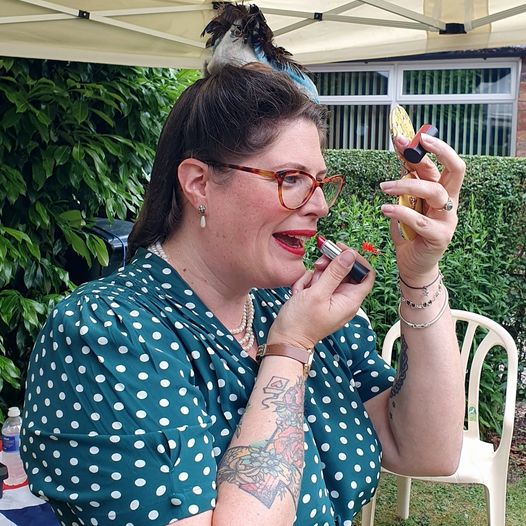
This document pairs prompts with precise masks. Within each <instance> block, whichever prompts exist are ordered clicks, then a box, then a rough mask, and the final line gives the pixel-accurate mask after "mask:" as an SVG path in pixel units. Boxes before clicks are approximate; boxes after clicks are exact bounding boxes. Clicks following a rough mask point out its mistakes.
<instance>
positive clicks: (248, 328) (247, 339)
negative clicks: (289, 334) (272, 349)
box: [148, 241, 256, 352]
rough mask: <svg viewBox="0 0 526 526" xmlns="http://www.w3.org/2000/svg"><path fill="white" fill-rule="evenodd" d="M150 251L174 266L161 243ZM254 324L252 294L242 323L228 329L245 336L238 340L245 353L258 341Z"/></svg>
mask: <svg viewBox="0 0 526 526" xmlns="http://www.w3.org/2000/svg"><path fill="white" fill-rule="evenodd" d="M148 250H149V251H150V252H152V253H153V254H155V255H156V256H158V257H160V258H161V259H164V261H166V262H167V263H169V264H170V265H171V264H172V263H171V261H170V258H169V257H168V254H167V253H166V252H165V251H164V248H163V246H162V245H161V243H160V242H159V241H157V242H156V243H154V244H153V245H150V246H149V247H148ZM253 323H254V304H253V303H252V298H251V297H250V294H247V299H246V301H245V305H244V306H243V317H242V318H241V323H240V324H239V325H238V326H237V327H236V328H235V329H228V330H229V331H230V333H231V334H233V335H237V334H243V336H242V338H241V339H240V340H238V343H239V345H241V348H242V349H243V350H244V351H245V352H248V351H249V350H250V349H251V348H252V346H253V345H254V340H255V339H256V336H255V335H254V328H253V326H252V325H253Z"/></svg>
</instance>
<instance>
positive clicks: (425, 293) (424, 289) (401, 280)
mask: <svg viewBox="0 0 526 526" xmlns="http://www.w3.org/2000/svg"><path fill="white" fill-rule="evenodd" d="M441 277H442V272H440V270H439V271H438V276H437V277H436V278H435V279H434V280H433V281H432V282H431V283H429V284H428V285H424V286H423V287H413V286H411V285H409V283H406V282H405V281H404V280H403V279H402V276H400V274H398V279H399V280H400V283H403V284H404V285H405V286H406V287H407V288H408V289H413V290H423V291H424V296H428V295H429V290H427V289H428V288H429V287H430V286H431V285H433V283H436V282H437V281H438V280H439V279H440V278H441Z"/></svg>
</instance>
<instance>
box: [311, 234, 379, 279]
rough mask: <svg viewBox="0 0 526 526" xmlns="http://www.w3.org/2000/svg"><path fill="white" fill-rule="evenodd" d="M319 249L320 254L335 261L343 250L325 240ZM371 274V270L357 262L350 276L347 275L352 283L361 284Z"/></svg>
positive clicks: (319, 244) (319, 245)
mask: <svg viewBox="0 0 526 526" xmlns="http://www.w3.org/2000/svg"><path fill="white" fill-rule="evenodd" d="M318 239H319V238H318ZM318 249H319V250H320V252H321V253H322V254H323V255H324V256H327V257H328V258H329V259H334V258H335V257H336V256H337V255H339V254H341V253H342V252H343V250H342V249H341V248H340V247H339V246H338V245H336V244H334V243H333V242H332V241H329V240H328V239H325V240H324V241H323V242H322V243H318ZM367 274H369V269H368V268H367V267H365V266H364V265H362V264H361V263H360V262H359V261H355V262H354V265H353V266H352V268H351V270H350V271H349V274H347V278H346V279H348V281H349V282H350V283H361V282H362V281H363V280H364V279H365V278H366V277H367Z"/></svg>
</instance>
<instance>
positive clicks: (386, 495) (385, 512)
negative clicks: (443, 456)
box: [355, 474, 526, 526]
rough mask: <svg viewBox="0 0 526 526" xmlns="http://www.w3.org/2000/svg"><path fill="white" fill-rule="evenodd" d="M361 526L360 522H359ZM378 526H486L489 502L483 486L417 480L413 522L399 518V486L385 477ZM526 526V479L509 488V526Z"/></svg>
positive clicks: (356, 522)
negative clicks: (397, 489) (397, 512)
mask: <svg viewBox="0 0 526 526" xmlns="http://www.w3.org/2000/svg"><path fill="white" fill-rule="evenodd" d="M355 524H356V526H361V521H360V519H357V520H356V521H355ZM374 524H375V526H486V524H487V520H486V500H485V496H484V488H483V486H480V485H467V484H438V483H431V482H422V481H418V480H414V481H413V483H412V487H411V504H410V508H409V519H407V520H406V521H403V520H401V519H399V518H398V517H397V516H396V482H395V479H394V477H393V476H392V475H387V474H382V477H381V479H380V486H379V488H378V498H377V501H376V514H375V522H374ZM525 524H526V476H524V477H522V478H521V479H519V480H518V481H516V482H513V483H511V484H509V485H508V494H507V508H506V526H524V525H525Z"/></svg>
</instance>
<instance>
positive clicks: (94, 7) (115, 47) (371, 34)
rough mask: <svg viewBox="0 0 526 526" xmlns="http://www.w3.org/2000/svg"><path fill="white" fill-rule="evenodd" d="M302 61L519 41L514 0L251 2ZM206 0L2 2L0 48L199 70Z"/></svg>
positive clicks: (522, 22)
mask: <svg viewBox="0 0 526 526" xmlns="http://www.w3.org/2000/svg"><path fill="white" fill-rule="evenodd" d="M254 3H256V4H257V5H258V6H259V7H260V8H261V9H262V11H263V12H264V13H265V16H266V18H267V21H268V23H269V25H270V27H271V28H272V29H273V31H274V33H275V36H276V43H277V44H278V45H281V46H283V47H285V48H286V49H287V50H289V51H290V52H292V53H293V55H294V57H295V59H296V60H298V61H299V62H301V63H303V64H319V63H327V62H338V61H347V60H365V59H372V58H380V57H382V58H383V57H390V56H391V57H392V56H403V55H414V54H420V53H431V52H438V51H448V50H466V49H482V48H494V47H504V46H516V45H523V44H526V2H522V1H519V0H390V1H387V0H354V1H345V0H310V1H309V0H280V1H272V0H255V1H254ZM213 16H214V6H213V3H212V2H210V1H208V0H112V1H111V2H108V1H107V0H68V1H66V0H57V1H54V2H48V1H43V0H0V56H13V57H34V58H48V59H58V60H74V61H83V62H101V63H112V64H125V65H142V66H164V67H183V68H200V67H202V65H203V62H204V59H205V56H206V53H207V52H206V51H205V47H204V42H205V39H204V38H201V37H200V33H201V31H202V30H203V28H204V27H205V25H206V24H207V22H208V21H209V20H210V19H211V18H212V17H213Z"/></svg>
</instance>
